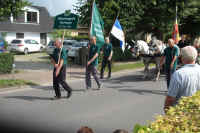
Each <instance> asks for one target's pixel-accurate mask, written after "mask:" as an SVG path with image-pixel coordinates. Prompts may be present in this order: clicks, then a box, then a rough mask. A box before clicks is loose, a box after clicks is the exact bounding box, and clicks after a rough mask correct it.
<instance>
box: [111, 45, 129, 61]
mask: <svg viewBox="0 0 200 133" xmlns="http://www.w3.org/2000/svg"><path fill="white" fill-rule="evenodd" d="M112 59H113V61H128V60H129V59H132V53H131V51H130V49H125V50H124V52H123V51H122V49H121V48H120V47H114V48H113V58H112Z"/></svg>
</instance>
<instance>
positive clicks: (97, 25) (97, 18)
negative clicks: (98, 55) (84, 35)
mask: <svg viewBox="0 0 200 133" xmlns="http://www.w3.org/2000/svg"><path fill="white" fill-rule="evenodd" d="M103 27H104V22H103V20H102V18H101V15H100V13H99V11H98V9H97V7H96V4H95V1H94V2H93V9H92V21H91V27H90V36H96V40H97V45H98V46H99V47H100V48H101V46H102V45H103V44H104V35H103Z"/></svg>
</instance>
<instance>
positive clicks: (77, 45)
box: [72, 43, 81, 47]
mask: <svg viewBox="0 0 200 133" xmlns="http://www.w3.org/2000/svg"><path fill="white" fill-rule="evenodd" d="M72 47H81V44H80V43H74V44H73V45H72Z"/></svg>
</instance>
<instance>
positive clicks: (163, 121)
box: [133, 91, 200, 133]
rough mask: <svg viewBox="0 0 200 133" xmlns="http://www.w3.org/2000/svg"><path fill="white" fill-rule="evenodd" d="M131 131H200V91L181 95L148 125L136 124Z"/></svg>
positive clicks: (179, 132)
mask: <svg viewBox="0 0 200 133" xmlns="http://www.w3.org/2000/svg"><path fill="white" fill-rule="evenodd" d="M133 133H200V91H198V92H197V93H196V94H195V95H193V96H191V97H183V98H181V100H180V101H179V104H178V105H177V106H175V107H170V109H169V110H168V111H167V113H166V115H164V116H158V117H157V118H156V120H155V121H154V122H152V123H151V124H150V125H149V126H140V125H136V126H135V128H134V131H133Z"/></svg>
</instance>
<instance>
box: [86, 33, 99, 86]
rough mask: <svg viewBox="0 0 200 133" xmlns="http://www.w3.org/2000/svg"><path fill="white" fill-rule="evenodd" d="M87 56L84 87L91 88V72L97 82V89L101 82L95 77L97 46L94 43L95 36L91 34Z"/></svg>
mask: <svg viewBox="0 0 200 133" xmlns="http://www.w3.org/2000/svg"><path fill="white" fill-rule="evenodd" d="M89 46H90V47H89V57H88V61H87V66H86V79H85V80H86V89H87V90H88V89H90V88H91V73H92V75H93V77H94V79H95V81H96V83H97V86H98V89H100V88H101V83H100V81H99V78H98V77H97V68H96V66H97V65H98V56H99V48H98V46H97V45H96V37H95V36H93V37H91V39H90V45H89Z"/></svg>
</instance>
